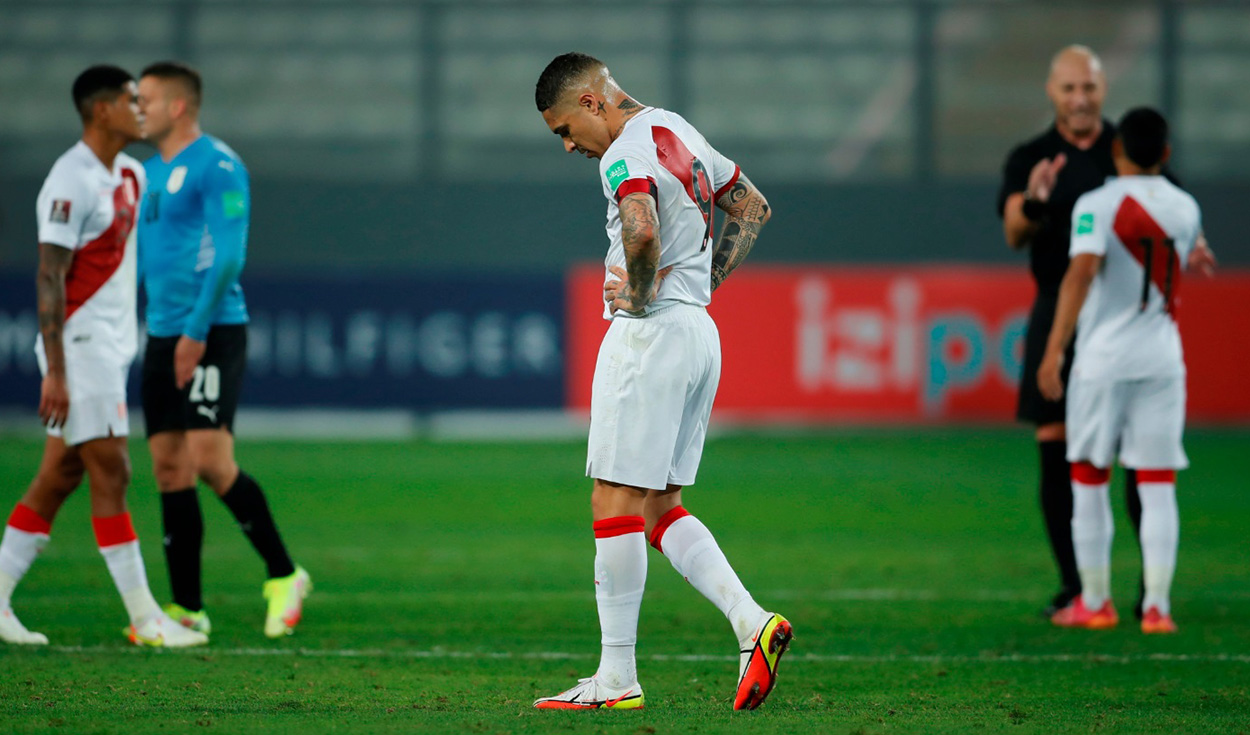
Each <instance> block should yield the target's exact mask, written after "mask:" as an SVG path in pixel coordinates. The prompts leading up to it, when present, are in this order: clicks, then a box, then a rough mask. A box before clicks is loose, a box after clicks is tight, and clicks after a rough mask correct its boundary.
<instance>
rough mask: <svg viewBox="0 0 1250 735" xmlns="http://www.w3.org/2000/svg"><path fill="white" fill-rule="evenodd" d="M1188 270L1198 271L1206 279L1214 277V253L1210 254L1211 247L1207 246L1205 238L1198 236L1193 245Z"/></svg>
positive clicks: (1202, 235) (1201, 235)
mask: <svg viewBox="0 0 1250 735" xmlns="http://www.w3.org/2000/svg"><path fill="white" fill-rule="evenodd" d="M1188 267H1189V270H1191V271H1198V272H1199V273H1201V274H1202V275H1204V276H1206V277H1207V278H1214V277H1215V253H1213V252H1211V246H1210V245H1208V244H1207V236H1206V235H1204V234H1201V233H1199V234H1198V240H1197V241H1196V242H1195V243H1194V249H1193V250H1192V251H1190V253H1189V264H1188Z"/></svg>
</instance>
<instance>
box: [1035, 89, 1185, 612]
mask: <svg viewBox="0 0 1250 735" xmlns="http://www.w3.org/2000/svg"><path fill="white" fill-rule="evenodd" d="M1167 136H1168V128H1167V122H1166V121H1165V120H1164V119H1163V116H1162V115H1160V114H1159V113H1158V112H1156V111H1154V110H1152V109H1148V108H1138V109H1135V110H1131V111H1129V112H1128V113H1127V114H1126V115H1125V116H1124V118H1123V119H1122V120H1121V121H1120V124H1119V127H1118V135H1117V138H1116V140H1115V143H1114V144H1113V156H1114V158H1115V165H1116V172H1117V173H1118V176H1117V177H1116V178H1114V179H1111V180H1109V181H1108V182H1107V183H1106V184H1104V185H1103V186H1101V187H1099V188H1098V189H1095V190H1093V191H1091V192H1089V193H1087V194H1085V195H1083V196H1082V197H1081V198H1080V199H1078V200H1077V202H1076V206H1075V207H1074V208H1073V210H1072V244H1071V256H1072V262H1071V264H1070V265H1069V267H1068V272H1067V275H1065V276H1064V280H1063V285H1062V286H1061V287H1060V292H1059V305H1058V309H1057V312H1056V316H1055V323H1054V326H1053V327H1052V329H1051V332H1050V339H1049V341H1048V343H1047V347H1046V356H1045V358H1044V359H1043V360H1042V364H1041V367H1040V368H1039V369H1038V374H1037V376H1038V385H1039V387H1040V388H1041V391H1042V393H1043V394H1044V395H1045V396H1046V397H1047V398H1048V399H1050V400H1058V399H1059V398H1060V397H1062V395H1063V383H1062V381H1061V380H1060V371H1061V368H1062V364H1063V355H1064V350H1065V349H1066V348H1067V346H1068V343H1069V342H1071V340H1072V334H1073V331H1074V330H1075V331H1076V334H1077V346H1076V359H1075V361H1074V363H1073V365H1072V376H1071V378H1070V382H1069V385H1068V396H1067V404H1068V406H1067V435H1068V460H1069V461H1070V462H1071V463H1072V487H1073V495H1074V503H1073V512H1072V538H1073V546H1074V549H1075V551H1076V560H1077V567H1078V569H1079V570H1080V574H1081V589H1082V592H1081V594H1080V595H1079V596H1078V597H1077V598H1076V599H1075V600H1073V602H1072V603H1071V604H1070V605H1068V606H1067V607H1065V608H1063V609H1062V610H1060V611H1058V612H1057V613H1055V615H1054V616H1053V617H1052V618H1051V620H1052V621H1053V622H1054V623H1055V624H1056V625H1060V626H1063V627H1076V628H1110V627H1114V626H1115V625H1116V624H1117V623H1118V622H1119V618H1118V616H1117V614H1116V611H1115V607H1114V606H1113V605H1112V603H1111V594H1110V566H1111V539H1112V535H1113V531H1114V524H1113V522H1112V518H1111V504H1110V501H1109V499H1108V497H1107V485H1108V475H1109V471H1110V468H1111V464H1112V462H1113V461H1115V459H1116V456H1117V455H1118V456H1119V460H1120V463H1121V464H1122V465H1124V466H1125V467H1127V468H1129V469H1134V470H1137V481H1138V491H1139V492H1140V494H1141V503H1142V516H1141V534H1140V537H1141V547H1142V565H1143V572H1144V579H1145V588H1146V589H1145V597H1144V599H1143V603H1142V605H1143V610H1144V615H1143V617H1142V623H1141V629H1142V632H1144V633H1172V632H1175V631H1176V625H1175V623H1174V622H1173V621H1172V616H1171V609H1170V601H1169V592H1170V589H1171V585H1172V576H1173V573H1174V571H1175V569H1176V549H1177V539H1178V533H1179V520H1178V516H1177V510H1176V471H1177V470H1181V469H1185V468H1186V467H1187V466H1188V465H1189V460H1188V459H1187V458H1186V456H1185V450H1184V448H1183V447H1182V446H1181V434H1182V432H1183V430H1184V425H1185V362H1184V359H1183V357H1182V354H1181V337H1180V332H1179V330H1178V329H1177V326H1176V309H1177V304H1178V303H1179V301H1178V298H1177V294H1178V292H1179V289H1180V282H1181V270H1182V268H1183V267H1184V265H1185V264H1190V265H1195V264H1198V262H1199V261H1198V260H1195V258H1196V257H1197V256H1195V255H1194V253H1195V242H1196V241H1197V239H1198V237H1199V235H1200V233H1201V230H1202V221H1201V220H1202V218H1201V213H1200V211H1199V209H1198V204H1197V202H1195V201H1194V199H1193V197H1191V196H1190V195H1189V194H1186V193H1185V192H1184V191H1182V190H1181V189H1179V188H1177V187H1176V186H1175V185H1173V184H1172V183H1171V182H1169V181H1168V180H1167V179H1166V178H1164V177H1163V176H1162V175H1160V170H1161V168H1162V166H1163V164H1164V163H1165V162H1166V161H1167V159H1168V156H1169V154H1170V152H1171V151H1170V147H1169V145H1168V142H1167ZM1191 260H1192V261H1194V262H1191Z"/></svg>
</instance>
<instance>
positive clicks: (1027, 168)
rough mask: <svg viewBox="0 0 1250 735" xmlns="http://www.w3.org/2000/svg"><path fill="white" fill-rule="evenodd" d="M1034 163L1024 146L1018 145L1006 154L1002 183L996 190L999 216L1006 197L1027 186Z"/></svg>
mask: <svg viewBox="0 0 1250 735" xmlns="http://www.w3.org/2000/svg"><path fill="white" fill-rule="evenodd" d="M1036 164H1037V161H1035V160H1033V158H1032V156H1030V155H1029V152H1028V149H1026V148H1025V147H1024V146H1019V147H1018V148H1016V149H1015V150H1013V151H1012V152H1011V154H1010V155H1009V156H1007V163H1006V164H1004V165H1003V184H1002V186H1001V187H1000V188H999V190H998V216H999V217H1002V216H1003V211H1004V210H1005V209H1006V208H1007V197H1009V196H1011V195H1012V194H1016V193H1019V192H1022V191H1024V190H1025V189H1027V188H1029V174H1030V173H1032V171H1033V166H1035V165H1036Z"/></svg>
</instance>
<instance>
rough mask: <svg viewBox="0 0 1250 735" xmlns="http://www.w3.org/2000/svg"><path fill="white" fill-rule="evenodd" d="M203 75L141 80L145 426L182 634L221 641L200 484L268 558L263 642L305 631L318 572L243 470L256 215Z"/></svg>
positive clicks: (170, 67)
mask: <svg viewBox="0 0 1250 735" xmlns="http://www.w3.org/2000/svg"><path fill="white" fill-rule="evenodd" d="M201 95H202V83H201V80H200V75H199V73H198V72H196V71H195V70H194V69H192V68H191V67H189V66H187V65H185V64H181V63H177V62H162V63H157V64H153V65H151V66H149V67H148V68H146V69H144V70H143V73H142V75H140V79H139V104H140V105H141V106H142V108H143V113H144V116H145V123H144V133H145V136H146V137H147V139H148V140H149V141H150V142H152V143H153V144H154V145H155V146H156V149H157V152H158V154H157V155H155V156H153V157H152V158H150V159H148V161H147V162H146V163H145V164H144V166H145V168H146V170H147V175H148V181H149V182H150V187H149V190H148V195H147V197H146V198H145V199H144V201H143V207H142V214H141V219H140V222H139V248H140V256H139V258H140V272H141V273H142V274H143V287H144V289H145V290H146V292H147V298H148V304H147V325H148V343H147V351H146V353H145V356H144V365H143V414H144V418H145V419H146V420H147V430H148V446H149V447H150V448H151V451H152V463H153V469H154V472H155V475H156V484H157V487H158V488H159V490H160V492H161V511H162V519H163V521H164V526H165V560H166V563H167V564H168V566H169V581H170V587H171V588H172V591H173V603H172V604H170V605H169V606H167V608H166V609H167V610H168V611H169V613H170V614H171V615H172V616H173V617H174V618H175V619H177V620H179V621H180V622H181V623H182V624H183V625H186V626H188V627H190V628H192V629H194V630H200V631H203V632H205V633H207V632H209V630H210V629H211V623H210V621H209V618H208V614H207V613H206V612H205V610H204V602H203V596H202V595H203V593H202V588H201V584H200V572H201V547H202V542H203V538H204V520H203V517H202V516H201V514H200V505H199V500H198V499H197V497H196V489H195V482H196V478H197V477H198V478H199V479H200V480H203V481H204V483H205V484H206V485H208V486H209V487H211V488H212V489H213V492H215V493H216V494H217V496H218V497H220V498H221V500H222V502H224V503H225V504H226V507H227V508H229V509H230V512H231V513H232V514H233V515H234V517H235V519H236V520H237V521H238V522H239V528H240V529H242V531H243V533H244V534H245V535H246V536H247V537H248V539H249V540H250V541H251V543H252V545H253V546H254V547H255V548H256V551H257V552H258V553H259V554H260V556H261V557H262V558H263V559H264V562H265V565H266V567H267V570H268V581H266V582H265V583H264V585H263V588H262V591H263V595H264V597H265V599H266V600H268V607H267V612H266V615H265V635H267V636H269V637H271V638H277V637H280V636H284V635H289V634H290V633H292V632H293V631H294V628H295V625H296V623H298V622H299V619H300V616H301V614H302V610H303V601H304V598H305V597H306V596H307V595H308V593H309V591H310V590H311V589H312V584H311V581H310V579H309V576H308V573H307V572H306V571H304V569H303V568H301V567H298V566H296V565H295V564H294V563H293V562H292V561H291V557H290V555H289V554H288V553H287V549H286V546H285V545H284V544H283V543H282V539H281V537H280V536H279V534H278V528H277V525H276V524H275V523H274V520H273V516H272V514H271V513H270V511H269V505H268V503H267V502H266V500H265V495H264V493H263V492H262V491H261V489H260V485H258V484H256V481H255V480H254V479H252V477H251V476H249V475H248V474H247V473H246V472H243V471H242V470H240V469H239V466H238V464H237V463H236V462H235V459H234V437H233V434H232V433H231V432H232V430H233V427H234V414H235V409H236V407H237V405H238V400H239V390H240V388H241V385H242V382H243V370H244V366H245V362H246V360H247V321H248V315H247V306H246V304H245V302H244V300H243V289H242V288H241V287H240V286H239V273H240V271H242V269H243V261H244V255H245V251H246V247H247V228H248V215H249V209H250V206H251V200H250V196H249V188H248V175H247V169H246V168H244V166H243V161H242V160H240V158H239V157H238V155H236V154H235V152H234V151H233V150H231V149H230V147H229V146H227V145H226V144H225V143H223V142H221V141H220V140H218V139H216V138H214V137H212V136H210V135H205V134H204V133H203V132H201V130H200V124H199V112H200V101H201Z"/></svg>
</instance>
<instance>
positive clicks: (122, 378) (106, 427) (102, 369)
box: [35, 343, 130, 447]
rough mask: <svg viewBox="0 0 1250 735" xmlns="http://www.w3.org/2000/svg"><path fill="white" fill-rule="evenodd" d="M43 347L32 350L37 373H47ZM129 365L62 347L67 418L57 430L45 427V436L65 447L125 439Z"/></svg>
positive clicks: (126, 432) (69, 347)
mask: <svg viewBox="0 0 1250 735" xmlns="http://www.w3.org/2000/svg"><path fill="white" fill-rule="evenodd" d="M42 347H43V345H42V344H40V345H39V346H38V348H37V349H36V350H35V355H36V357H37V358H38V360H39V373H40V374H41V375H47V374H48V359H47V357H46V356H45V355H44V352H43V349H42ZM129 371H130V363H129V362H126V364H124V365H119V364H118V361H117V359H116V358H115V357H112V356H103V355H100V354H99V353H98V352H96V351H93V350H90V349H82V348H75V347H74V345H73V344H72V343H71V344H66V345H65V381H66V384H67V387H68V389H69V415H68V416H67V417H66V419H65V425H64V426H62V427H61V428H58V429H54V428H51V427H49V428H48V436H59V437H62V438H64V439H65V443H66V444H68V445H69V446H71V447H73V446H77V445H79V444H82V443H83V442H88V441H91V440H92V439H100V438H103V437H108V436H129V435H130V416H129V413H128V412H127V410H126V377H127V374H128V373H129Z"/></svg>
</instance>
